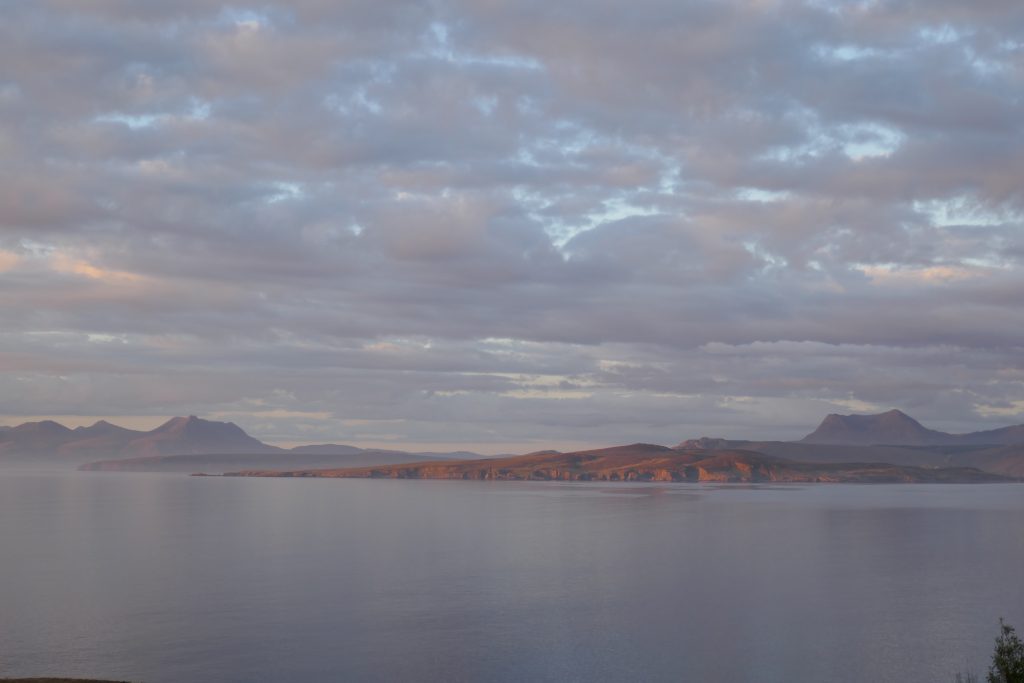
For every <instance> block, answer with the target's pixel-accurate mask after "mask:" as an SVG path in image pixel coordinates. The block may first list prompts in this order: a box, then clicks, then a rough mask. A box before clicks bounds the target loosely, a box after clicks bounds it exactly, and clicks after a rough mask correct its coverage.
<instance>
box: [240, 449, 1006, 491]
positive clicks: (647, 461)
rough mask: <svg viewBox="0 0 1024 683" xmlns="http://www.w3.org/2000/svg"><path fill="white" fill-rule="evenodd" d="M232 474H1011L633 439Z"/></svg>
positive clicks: (700, 478) (970, 477) (802, 478)
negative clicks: (580, 447) (609, 444)
mask: <svg viewBox="0 0 1024 683" xmlns="http://www.w3.org/2000/svg"><path fill="white" fill-rule="evenodd" d="M227 476H248V477H322V478H349V479H463V480H466V479H475V480H532V481H551V480H555V481H659V482H670V481H673V482H725V483H756V482H779V483H813V482H830V483H929V484H937V483H941V484H952V483H989V482H1007V481H1013V480H1012V479H1009V478H1007V477H1003V476H1000V475H997V474H993V473H990V472H982V471H981V470H978V469H974V468H970V467H936V468H926V467H913V466H900V465H890V464H887V463H850V462H846V463H809V462H797V461H794V460H788V459H786V458H780V457H777V456H771V455H765V454H764V453H757V452H753V451H745V450H701V449H694V450H678V449H673V448H666V447H664V446H655V445H651V444H633V445H631V446H619V447H615V448H602V449H598V450H591V451H578V452H574V453H554V452H542V453H533V454H529V455H521V456H515V457H509V458H486V459H475V460H449V461H436V462H426V463H405V464H396V465H382V466H373V467H352V468H341V469H310V470H287V471H277V470H244V471H240V472H232V473H229V474H228V475H227Z"/></svg>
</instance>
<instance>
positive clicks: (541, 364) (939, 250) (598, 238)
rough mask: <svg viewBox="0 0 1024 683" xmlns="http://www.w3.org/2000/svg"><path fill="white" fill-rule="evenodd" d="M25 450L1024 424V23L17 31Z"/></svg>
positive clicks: (12, 119) (937, 8)
mask: <svg viewBox="0 0 1024 683" xmlns="http://www.w3.org/2000/svg"><path fill="white" fill-rule="evenodd" d="M0 18H2V21H0V65H2V69H0V311H2V313H3V320H4V324H3V326H2V327H0V354H2V355H0V415H3V416H7V417H6V418H5V420H6V421H7V422H14V421H17V418H18V416H26V415H105V416H111V417H115V418H116V417H117V416H126V415H169V414H181V413H196V412H199V413H204V414H207V415H214V416H217V415H220V416H225V417H229V418H230V419H233V420H235V421H237V422H238V423H239V424H242V425H243V426H244V427H246V428H247V429H250V430H251V431H253V432H254V433H255V434H257V435H258V436H261V437H265V438H269V439H276V440H280V441H305V440H323V439H332V440H347V441H353V442H362V443H386V442H401V443H409V444H428V443H435V444H455V443H462V444H469V445H472V446H475V447H478V448H482V449H491V450H498V449H502V448H518V447H525V446H528V445H530V444H538V445H545V444H548V443H560V444H572V443H578V444H582V443H608V442H627V441H636V440H645V441H656V442H662V443H671V442H673V441H676V440H679V439H682V438H685V437H691V436H696V435H699V434H704V433H712V434H727V435H730V436H765V437H778V438H786V437H794V436H799V435H800V434H801V433H803V432H805V431H808V430H809V429H810V427H811V426H813V424H814V423H815V422H816V420H817V419H818V418H819V417H820V416H821V415H822V414H823V413H825V412H830V411H840V412H848V411H853V410H873V409H876V408H877V409H885V408H889V407H901V408H904V409H905V410H908V411H910V412H911V413H912V414H915V415H917V416H918V417H920V418H921V419H923V420H925V421H926V422H928V423H929V424H930V425H932V426H936V427H940V428H947V429H953V430H958V429H959V430H967V429H974V428H981V427H984V426H988V425H993V424H1003V423H1008V422H1015V421H1016V422H1019V421H1024V372H1022V370H1021V369H1020V368H1021V357H1022V356H1021V354H1022V351H1024V342H1022V332H1024V307H1022V303H1021V301H1022V297H1021V295H1020V294H1021V292H1022V291H1024V276H1022V268H1021V265H1022V260H1024V218H1022V217H1024V182H1022V179H1024V98H1022V96H1021V93H1022V92H1024V38H1022V37H1024V6H1021V5H1020V3H1018V2H1011V1H1010V0H987V1H986V2H974V3H961V2H953V1H952V0H948V1H937V2H929V3H917V2H909V1H906V0H904V1H897V0H892V1H889V2H886V1H884V0H877V1H874V2H867V1H866V2H828V1H824V0H821V1H813V2H812V1H807V2H783V1H776V0H747V1H740V0H736V1H732V2H720V1H717V0H716V1H714V2H711V1H708V2H661V1H658V0H651V1H650V2H639V3H631V4H629V6H628V7H627V6H625V5H623V4H622V3H611V2H589V1H588V2H563V3H550V2H544V3H542V2H532V1H522V0H520V1H518V2H502V1H499V0H492V1H488V2H480V1H479V0H475V1H474V2H464V1H460V0H437V1H436V2H430V3H422V2H388V3H380V2H370V1H365V2H364V1H361V0H352V1H348V2H328V1H326V0H294V1H292V2H263V3H260V4H258V5H253V6H246V5H241V4H239V5H234V4H232V5H225V4H222V3H214V2H204V1H200V0H183V1H181V2H175V3H166V2H156V1H153V2H149V1H146V2H138V1H134V2H129V1H127V0H91V1H81V0H75V1H74V2H72V1H70V0H38V1H28V0H15V1H14V2H9V3H6V4H4V6H3V7H2V8H0Z"/></svg>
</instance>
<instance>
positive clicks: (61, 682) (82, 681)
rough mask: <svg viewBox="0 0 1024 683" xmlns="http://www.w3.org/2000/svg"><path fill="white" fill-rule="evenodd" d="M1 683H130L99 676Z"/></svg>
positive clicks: (5, 681)
mask: <svg viewBox="0 0 1024 683" xmlns="http://www.w3.org/2000/svg"><path fill="white" fill-rule="evenodd" d="M0 683H128V681H108V680H103V679H98V678H0Z"/></svg>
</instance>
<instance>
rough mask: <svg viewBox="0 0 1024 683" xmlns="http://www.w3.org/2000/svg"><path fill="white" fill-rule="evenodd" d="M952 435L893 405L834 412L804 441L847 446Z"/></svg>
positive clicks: (926, 441) (936, 440) (912, 442)
mask: <svg viewBox="0 0 1024 683" xmlns="http://www.w3.org/2000/svg"><path fill="white" fill-rule="evenodd" d="M950 438H951V437H950V435H949V434H946V433H945V432H937V431H935V430H932V429H928V428H927V427H925V426H924V425H922V424H921V423H920V422H918V421H917V420H915V419H914V418H912V417H910V416H909V415H907V414H906V413H904V412H903V411H902V410H897V409H893V410H889V411H886V412H884V413H878V414H876V415H839V414H837V413H831V414H829V415H827V416H826V417H825V419H824V420H822V421H821V424H820V425H818V428H817V429H815V430H814V431H813V432H811V433H810V434H808V435H807V436H805V437H804V438H803V439H801V441H802V442H804V443H817V444H836V445H848V446H871V445H878V444H888V445H907V446H923V445H934V444H942V443H946V442H948V441H949V439H950Z"/></svg>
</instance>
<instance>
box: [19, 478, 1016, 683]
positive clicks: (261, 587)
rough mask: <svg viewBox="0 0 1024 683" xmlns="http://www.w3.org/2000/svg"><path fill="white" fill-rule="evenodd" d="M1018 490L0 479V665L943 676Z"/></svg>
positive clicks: (1011, 549) (982, 640) (143, 676)
mask: <svg viewBox="0 0 1024 683" xmlns="http://www.w3.org/2000/svg"><path fill="white" fill-rule="evenodd" d="M1000 616H1004V617H1006V618H1007V620H1008V621H1009V622H1010V623H1015V624H1017V625H1018V628H1019V630H1024V486H1019V485H988V486H985V485H982V486H937V485H936V486H932V485H927V486H926V485H917V486H901V485H893V486H844V485H818V486H782V487H779V486H764V487H739V486H732V487H729V486H724V487H723V486H719V487H715V486H700V485H683V484H680V485H645V484H632V485H631V484H621V485H611V486H610V485H605V484H557V483H550V484H547V483H545V484H534V483H517V482H442V481H437V482H435V481H419V482H417V481H360V480H294V479H233V478H224V479H222V478H190V477H182V476H177V475H154V474H109V473H72V472H68V473H64V472H56V473H25V472H17V473H14V472H0V675H8V676H15V675H44V674H64V675H75V676H83V677H84V676H105V677H117V678H125V679H131V680H134V681H149V682H152V683H158V682H161V681H175V682H180V681H288V680H309V681H340V680H346V681H399V680H439V681H517V682H518V681H644V680H650V681H661V680H664V681H681V680H685V681H780V682H781V681H786V682H787V683H792V682H794V681H814V682H820V681H858V682H859V681H872V682H877V681H900V682H901V683H907V682H914V681H921V682H925V681H927V682H929V683H932V682H934V681H952V680H953V678H954V676H955V674H956V672H957V671H967V670H974V671H978V672H982V671H984V669H985V667H986V666H987V662H988V658H989V655H990V652H991V649H992V643H993V639H994V637H995V635H996V631H997V619H998V617H1000Z"/></svg>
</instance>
